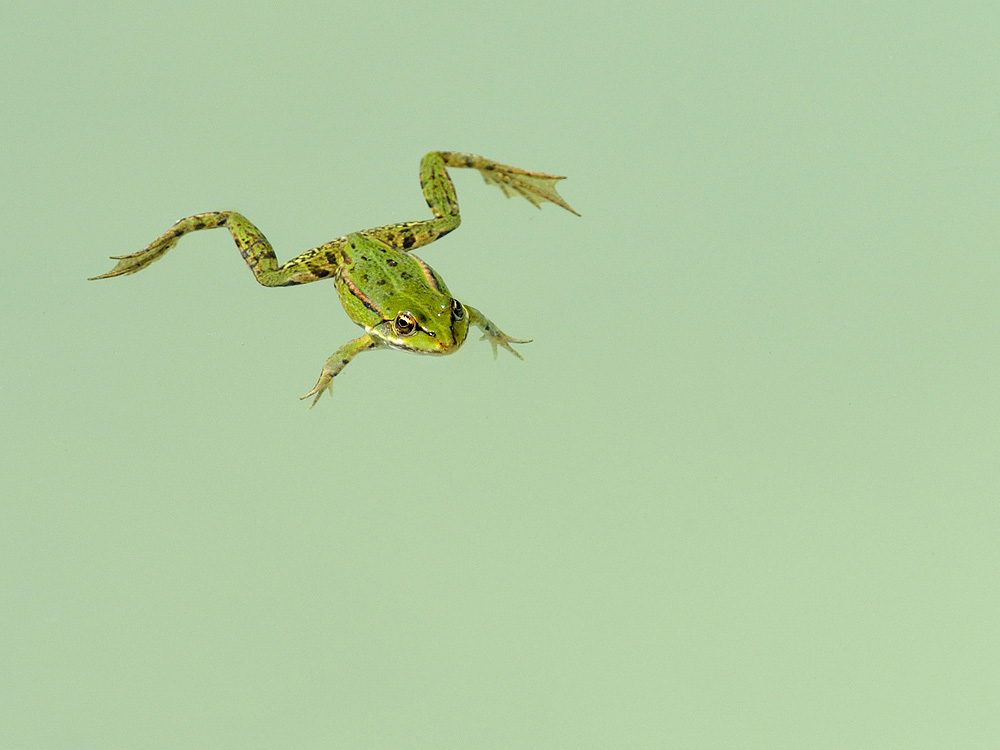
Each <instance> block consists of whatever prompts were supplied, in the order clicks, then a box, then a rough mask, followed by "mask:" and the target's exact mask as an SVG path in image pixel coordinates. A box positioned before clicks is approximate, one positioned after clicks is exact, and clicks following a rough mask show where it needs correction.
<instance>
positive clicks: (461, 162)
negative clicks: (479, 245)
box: [442, 151, 580, 216]
mask: <svg viewBox="0 0 1000 750" xmlns="http://www.w3.org/2000/svg"><path fill="white" fill-rule="evenodd" d="M442 156H444V157H445V164H447V165H448V166H449V167H472V168H473V169H478V170H479V174H481V175H482V176H483V179H484V180H485V181H486V182H487V184H489V185H496V186H497V187H498V188H500V189H501V190H502V191H503V194H504V195H506V196H507V197H508V198H510V197H513V196H515V195H520V196H522V197H524V198H527V199H528V200H529V201H531V202H532V203H533V204H535V206H537V207H538V208H541V207H542V203H544V202H545V201H548V202H549V203H555V204H556V205H557V206H562V207H563V208H565V209H566V210H567V211H569V212H570V213H573V214H576V215H577V216H579V215H580V214H578V213H576V211H574V210H573V208H572V207H571V206H570V205H569V204H568V203H567V202H566V201H564V200H563V199H562V196H561V195H559V193H558V192H557V191H556V183H557V182H558V181H559V180H565V179H566V178H565V177H560V176H559V175H554V174H546V173H545V172H529V171H528V170H526V169H518V168H517V167H511V166H508V165H506V164H500V163H499V162H495V161H491V160H490V159H485V158H483V157H482V156H476V155H475V154H460V153H457V152H454V151H446V152H443V153H442Z"/></svg>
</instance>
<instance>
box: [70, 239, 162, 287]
mask: <svg viewBox="0 0 1000 750" xmlns="http://www.w3.org/2000/svg"><path fill="white" fill-rule="evenodd" d="M180 238H181V236H180V235H179V234H173V230H171V231H170V232H167V233H166V234H164V235H161V236H160V237H157V238H156V239H155V240H153V241H152V242H151V243H150V244H148V245H146V247H144V248H143V249H142V250H140V251H139V252H137V253H131V254H129V255H112V256H111V260H117V261H118V263H116V264H115V267H114V268H112V269H111V270H110V271H108V272H107V273H102V274H101V275H100V276H91V277H90V278H89V279H88V281H96V280H97V279H110V278H113V277H115V276H127V275H128V274H130V273H137V272H138V271H141V270H142V269H143V268H145V267H146V266H148V265H149V264H150V263H153V262H154V261H157V260H159V259H160V258H162V257H163V256H164V255H165V254H166V252H167V251H168V250H170V249H171V248H172V247H173V246H174V245H176V244H177V241H178V240H179V239H180Z"/></svg>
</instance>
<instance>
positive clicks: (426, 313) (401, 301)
mask: <svg viewBox="0 0 1000 750" xmlns="http://www.w3.org/2000/svg"><path fill="white" fill-rule="evenodd" d="M385 314H386V316H387V317H386V319H384V320H382V322H380V323H378V324H377V325H374V326H368V327H366V329H365V330H367V331H368V333H369V334H370V335H371V336H372V337H373V338H375V339H377V340H379V341H380V342H382V343H384V344H385V345H386V346H390V347H392V348H393V349H402V350H403V351H407V352H414V353H415V354H451V353H452V352H453V351H455V350H456V349H458V348H459V347H460V346H461V345H462V344H463V343H464V342H465V337H466V336H467V335H468V334H469V314H468V312H466V309H465V307H464V306H463V305H462V303H461V302H459V301H458V300H457V299H455V298H453V297H450V296H448V295H437V298H436V299H435V300H433V302H431V301H429V300H421V301H417V300H414V299H413V298H412V297H406V296H404V295H399V296H398V297H396V298H394V299H392V300H390V303H389V304H387V305H386V306H385Z"/></svg>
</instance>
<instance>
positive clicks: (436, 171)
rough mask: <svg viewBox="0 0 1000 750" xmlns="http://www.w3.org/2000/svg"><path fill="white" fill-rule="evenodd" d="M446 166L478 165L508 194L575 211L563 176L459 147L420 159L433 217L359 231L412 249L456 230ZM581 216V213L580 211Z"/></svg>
mask: <svg viewBox="0 0 1000 750" xmlns="http://www.w3.org/2000/svg"><path fill="white" fill-rule="evenodd" d="M447 167H457V168H462V169H466V168H470V169H478V170H479V173H480V174H481V175H482V176H483V179H484V180H485V181H486V182H487V183H489V184H491V185H496V186H498V187H499V188H500V189H501V190H503V192H504V194H505V195H506V196H508V197H510V196H513V195H522V196H524V197H525V198H527V199H528V200H529V201H531V202H532V203H534V204H535V205H536V206H538V207H539V208H540V207H541V204H542V202H544V201H549V202H551V203H555V204H556V205H557V206H562V207H563V208H565V209H566V210H567V211H571V212H572V213H574V214H575V213H576V211H573V209H572V208H570V206H569V204H568V203H566V202H565V201H564V200H563V199H562V198H561V197H560V195H559V194H558V193H557V192H556V189H555V183H556V182H557V181H558V180H562V179H564V178H563V177H558V176H556V175H551V174H545V173H544V172H529V171H527V170H525V169H518V168H517V167H510V166H507V165H506V164H500V163H499V162H495V161H492V160H490V159H486V158H484V157H482V156H476V155H475V154H463V153H459V152H457V151H431V152H430V153H429V154H427V155H425V156H424V158H423V159H422V160H421V161H420V187H421V189H422V190H423V193H424V199H425V200H426V201H427V205H428V207H429V208H430V209H431V213H432V214H434V218H433V219H427V220H425V221H406V222H401V223H399V224H389V225H387V226H384V227H377V228H375V229H368V230H366V231H364V232H360V234H363V235H365V236H368V237H373V238H375V239H378V240H380V241H382V242H385V243H387V244H388V245H390V246H391V247H398V248H401V249H403V250H412V249H413V248H415V247H422V246H423V245H427V244H430V243H431V242H433V241H434V240H436V239H438V238H439V237H443V236H444V235H446V234H448V232H451V231H453V230H454V229H455V228H456V227H458V225H459V224H460V223H461V221H462V218H461V216H460V215H459V211H458V198H457V197H456V195H455V185H454V183H453V182H452V181H451V177H450V176H449V174H448V170H447ZM577 216H579V214H577Z"/></svg>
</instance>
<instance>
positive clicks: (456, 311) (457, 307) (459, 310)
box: [451, 299, 465, 320]
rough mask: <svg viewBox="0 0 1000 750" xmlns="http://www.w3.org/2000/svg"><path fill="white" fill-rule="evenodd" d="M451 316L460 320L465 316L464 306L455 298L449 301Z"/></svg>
mask: <svg viewBox="0 0 1000 750" xmlns="http://www.w3.org/2000/svg"><path fill="white" fill-rule="evenodd" d="M451 317H452V319H453V320H461V319H462V318H464V317H465V308H464V307H462V303H461V302H459V301H458V300H457V299H453V300H452V301H451Z"/></svg>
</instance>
